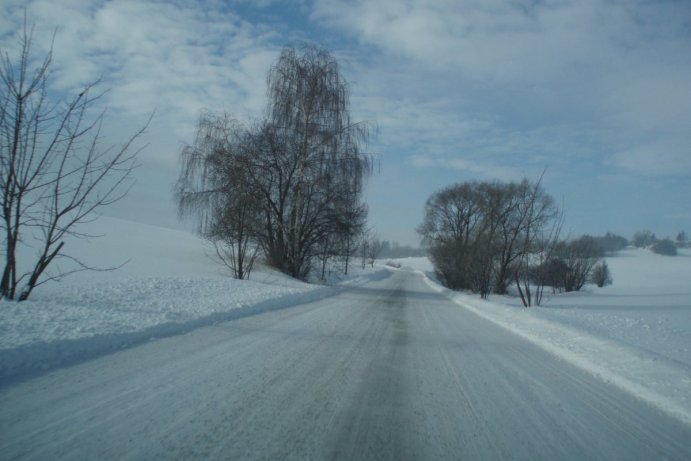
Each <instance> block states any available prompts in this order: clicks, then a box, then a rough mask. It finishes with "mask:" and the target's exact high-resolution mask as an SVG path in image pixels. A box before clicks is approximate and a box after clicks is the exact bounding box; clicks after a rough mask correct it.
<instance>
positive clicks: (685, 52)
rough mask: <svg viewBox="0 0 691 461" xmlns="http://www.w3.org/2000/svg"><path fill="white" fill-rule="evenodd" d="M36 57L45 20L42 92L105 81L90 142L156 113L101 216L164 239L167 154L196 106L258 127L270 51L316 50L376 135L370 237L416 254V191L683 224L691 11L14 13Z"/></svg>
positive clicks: (529, 5)
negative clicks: (506, 186)
mask: <svg viewBox="0 0 691 461" xmlns="http://www.w3.org/2000/svg"><path fill="white" fill-rule="evenodd" d="M25 7H26V11H27V18H28V22H29V23H30V24H32V23H33V24H35V27H36V29H35V33H34V51H35V55H36V56H42V55H43V53H45V51H46V50H47V48H48V46H49V44H50V40H51V36H52V34H53V31H54V30H55V28H56V27H57V29H58V30H57V35H56V38H55V45H54V67H53V70H54V74H53V81H52V87H51V88H52V89H53V90H54V92H55V94H56V95H58V96H61V97H67V96H70V95H74V94H78V92H80V91H81V88H82V86H83V85H84V84H85V83H87V82H90V81H92V80H94V79H97V78H99V77H100V78H101V79H102V83H101V85H100V86H101V88H102V89H107V88H110V92H109V93H108V94H107V95H106V97H105V98H104V100H103V103H104V106H108V112H107V115H106V127H105V129H104V134H105V135H106V138H107V140H110V141H114V140H115V141H116V140H124V138H125V137H126V135H128V134H131V133H132V132H134V130H135V129H136V128H137V127H139V126H141V125H142V124H143V123H145V121H146V119H147V118H148V115H149V114H150V112H151V111H152V110H154V109H155V110H156V115H155V118H154V120H153V122H152V125H151V127H150V129H149V130H148V132H147V134H146V136H145V138H144V142H145V143H146V144H147V145H148V146H147V148H146V149H145V150H144V151H143V153H142V155H141V157H140V163H141V167H140V168H139V169H138V170H137V184H136V186H135V187H134V189H133V190H132V192H131V194H130V195H129V196H128V197H127V199H126V200H124V201H123V202H121V203H119V204H117V206H115V207H113V208H110V209H108V210H106V211H105V213H106V214H111V215H114V216H119V217H128V218H130V219H133V220H138V221H143V222H147V223H151V224H158V225H163V226H169V227H171V226H179V224H177V219H176V215H175V207H174V204H173V201H172V186H173V183H174V182H175V180H176V178H177V173H178V163H177V159H178V154H179V151H180V148H181V146H182V145H183V144H184V143H190V142H191V141H192V140H193V136H194V128H195V123H196V120H197V117H198V115H199V112H200V110H202V109H210V110H213V111H220V110H225V111H227V112H229V113H232V114H234V115H235V116H237V117H238V118H240V119H249V118H252V117H258V116H259V115H260V114H261V111H262V110H263V108H264V106H265V104H266V98H265V76H266V72H267V70H268V68H269V66H270V65H271V63H272V62H273V61H274V60H275V59H276V58H277V56H278V54H279V52H280V49H281V47H282V46H284V45H286V44H291V43H296V42H298V41H308V42H313V43H316V44H318V45H321V46H324V47H325V48H327V49H328V50H329V51H330V52H331V53H332V54H333V55H334V56H335V57H336V58H337V59H338V61H339V63H340V65H341V70H342V73H343V75H344V76H345V78H346V79H347V80H348V81H349V83H350V88H351V110H352V113H353V116H354V118H355V119H365V120H371V121H374V122H376V124H377V125H378V135H377V137H376V138H374V139H373V140H372V142H371V143H370V145H369V147H368V150H369V151H370V152H372V153H374V154H376V155H377V156H378V158H379V159H380V160H381V165H382V168H381V171H380V172H379V173H378V174H377V175H375V176H374V177H372V178H371V180H370V181H369V184H368V187H367V194H366V200H367V202H368V204H369V206H370V221H371V224H372V225H373V226H374V227H375V228H376V230H377V232H378V233H379V234H380V235H381V236H382V237H383V238H387V239H392V240H398V241H401V242H403V243H413V244H416V243H417V236H416V234H415V227H416V226H417V225H418V224H419V222H420V220H421V219H422V209H423V206H424V202H425V200H426V199H427V197H428V196H429V195H430V194H431V193H432V192H434V191H435V190H437V189H439V188H441V187H443V186H445V185H448V184H451V183H453V182H458V181H465V180H471V179H480V180H492V179H501V180H520V179H521V178H523V177H524V176H526V177H528V178H530V179H537V178H538V177H539V176H540V174H541V172H542V171H543V170H544V169H545V168H546V169H547V170H546V175H545V179H544V186H545V188H546V190H547V191H548V192H549V193H550V194H552V195H553V196H554V197H555V198H556V199H557V200H558V201H560V202H561V201H563V203H564V207H565V211H566V226H565V230H566V231H567V233H569V234H571V235H577V234H581V233H591V234H601V233H604V232H606V231H608V230H612V231H615V232H618V233H622V234H624V235H626V236H627V237H630V236H631V234H632V233H633V232H634V231H635V230H639V229H644V228H647V229H650V230H652V231H654V232H656V233H657V234H658V236H671V237H674V236H676V233H677V232H678V231H680V230H682V229H684V230H686V232H687V233H689V232H690V231H691V83H690V82H691V2H689V1H688V0H682V1H659V2H654V1H640V2H639V1H589V0H582V1H544V2H543V1H521V0H516V1H496V0H476V1H456V0H448V1H389V0H380V1H376V2H375V1H354V2H343V1H336V0H315V1H300V2H281V1H271V0H264V1H257V2H250V1H235V2H222V1H209V2H185V1H178V2H172V1H164V2H153V1H112V2H95V1H86V0H74V1H70V0H59V1H54V0H53V1H12V0H3V2H2V6H0V45H1V47H2V48H3V50H8V51H9V52H10V54H11V55H12V54H13V51H14V50H16V48H17V41H16V39H15V34H16V33H17V31H18V30H20V28H21V25H22V22H23V16H24V8H25Z"/></svg>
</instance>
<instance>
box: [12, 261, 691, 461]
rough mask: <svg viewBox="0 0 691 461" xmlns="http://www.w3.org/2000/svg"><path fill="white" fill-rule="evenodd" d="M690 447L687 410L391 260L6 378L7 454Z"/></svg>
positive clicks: (369, 455) (534, 455)
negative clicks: (340, 281)
mask: <svg viewBox="0 0 691 461" xmlns="http://www.w3.org/2000/svg"><path fill="white" fill-rule="evenodd" d="M199 458H202V459H390V460H402V459H410V460H415V459H525V460H535V459H559V460H567V459H590V460H595V459H608V460H609V459H626V460H634V459H645V460H650V459H679V460H682V459H686V460H688V459H691V427H689V426H687V425H684V424H683V423H681V422H679V421H676V420H674V419H671V418H670V417H668V416H667V415H665V414H664V413H662V412H660V411H658V410H657V409H655V408H653V407H650V406H648V405H646V404H644V403H642V402H640V401H638V400H637V399H635V398H634V397H632V396H629V395H627V394H625V393H623V392H622V391H620V390H618V389H616V388H614V387H611V386H609V385H607V384H606V383H603V382H601V381H600V380H598V379H596V378H594V377H592V376H590V375H588V374H586V373H584V372H582V371H581V370H579V369H577V368H575V367H572V366H571V365H569V364H568V363H565V362H563V361H560V360H559V359H557V358H555V357H553V356H551V355H549V354H548V353H546V352H544V351H542V350H541V349H539V348H537V347H535V346H534V345H532V344H531V343H529V342H527V341H525V340H523V339H521V338H519V337H517V336H515V335H513V334H511V333H509V332H507V331H505V330H503V329H501V328H499V327H497V326H495V325H494V324H492V323H489V322H487V321H486V320H483V319H481V318H479V317H477V316H476V315H474V314H472V313H470V312H468V311H466V310H464V309H462V308H460V307H458V306H456V305H454V304H452V303H450V302H449V301H448V300H447V299H446V298H444V297H443V296H441V295H439V294H437V293H434V292H433V291H431V290H430V289H429V287H427V285H426V284H425V283H424V281H423V280H422V278H421V276H420V275H418V274H415V273H412V272H407V271H395V272H392V274H391V276H390V277H388V278H386V279H384V280H379V281H376V282H372V283H370V284H368V285H365V286H361V287H354V288H346V289H344V290H343V291H342V292H341V293H340V294H339V295H338V296H335V297H333V298H328V299H325V300H321V301H319V302H315V303H310V304H304V305H300V306H296V307H291V308H287V309H284V310H280V311H274V312H270V313H265V314H261V315H256V316H251V317H247V318H243V319H237V320H233V321H230V322H227V323H224V324H219V325H217V326H213V327H208V328H202V329H199V330H195V331H194V332H192V333H189V334H186V335H182V336H177V337H171V338H166V339H162V340H158V341H152V342H150V343H148V344H144V345H142V346H139V347H136V348H132V349H128V350H124V351H121V352H118V353H115V354H112V355H109V356H105V357H101V358H98V359H96V360H93V361H91V362H87V363H83V364H80V365H76V366H73V367H70V368H65V369H61V370H57V371H55V372H52V373H49V374H46V375H44V376H42V377H39V378H35V379H33V380H30V381H26V382H23V383H20V384H16V385H14V386H11V387H4V388H0V459H101V460H103V459H199Z"/></svg>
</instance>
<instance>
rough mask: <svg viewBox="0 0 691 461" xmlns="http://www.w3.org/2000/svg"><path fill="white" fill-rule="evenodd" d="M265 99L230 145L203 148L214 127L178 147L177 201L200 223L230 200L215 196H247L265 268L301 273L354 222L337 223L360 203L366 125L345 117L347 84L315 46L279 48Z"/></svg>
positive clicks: (366, 162) (367, 169)
mask: <svg viewBox="0 0 691 461" xmlns="http://www.w3.org/2000/svg"><path fill="white" fill-rule="evenodd" d="M267 96H268V107H267V110H266V113H265V116H264V118H263V119H262V120H261V121H259V122H257V123H255V124H254V125H252V126H248V127H245V128H243V129H242V130H241V131H242V132H241V133H235V134H234V135H233V136H234V137H235V138H236V139H239V140H241V142H239V143H238V142H236V143H235V144H234V148H232V149H213V148H209V147H208V146H214V145H218V144H219V143H218V142H216V141H218V139H209V136H211V137H212V138H213V137H217V138H218V137H219V136H222V133H221V134H219V133H218V132H217V133H215V134H214V132H213V130H211V131H208V130H207V133H205V134H204V135H203V136H200V135H199V134H198V136H197V141H195V145H193V146H188V147H187V148H185V149H183V150H182V154H181V160H182V169H181V173H180V178H179V180H178V183H177V185H176V190H175V194H176V200H177V202H178V205H179V208H180V211H181V212H182V213H183V214H184V213H192V214H195V215H196V216H197V218H198V219H200V220H201V221H204V220H207V219H212V220H213V219H215V218H214V217H215V216H216V215H217V214H218V213H219V212H220V211H221V210H220V209H219V208H218V207H216V206H214V205H212V204H213V203H224V202H225V203H233V200H227V199H223V198H219V197H222V196H224V195H226V196H233V195H236V196H237V195H238V194H247V195H248V196H250V197H253V198H254V199H255V200H254V201H253V202H252V205H251V206H252V207H253V210H254V213H253V214H252V216H256V217H258V219H257V220H256V221H253V223H251V224H248V230H249V232H250V234H251V238H252V239H253V240H254V241H255V242H256V244H257V245H258V246H259V247H260V248H261V249H262V250H263V253H264V255H265V257H266V260H267V262H268V263H269V264H270V265H271V266H274V267H276V268H278V269H279V270H281V271H283V272H285V273H287V274H289V275H291V276H293V277H297V278H305V277H306V276H307V275H308V273H309V271H310V270H311V269H312V263H313V261H316V259H317V258H323V257H324V256H326V254H327V252H328V251H330V249H329V247H330V246H332V243H331V242H337V241H342V240H343V238H345V237H347V235H346V234H349V233H352V232H353V231H354V230H355V229H357V228H358V226H350V225H344V210H352V209H365V208H364V207H362V204H361V195H362V189H363V184H364V181H365V179H366V178H367V177H368V176H369V175H370V173H371V172H372V162H371V159H370V157H369V156H368V155H366V154H365V153H364V152H363V148H364V146H365V145H366V143H367V141H368V137H369V129H368V128H369V126H368V124H367V123H365V122H353V121H352V120H351V118H350V105H349V104H350V102H349V92H348V85H347V82H346V81H345V80H344V79H343V77H342V75H341V73H340V69H339V66H338V63H337V61H336V60H335V59H334V58H333V57H332V56H331V55H330V54H329V53H328V51H326V50H323V49H321V48H317V47H314V46H303V47H300V48H298V49H296V48H285V49H284V50H283V51H282V52H281V55H280V56H279V58H278V59H277V61H276V62H275V63H274V65H273V66H272V67H271V68H270V70H269V73H268V77H267ZM223 117H227V116H222V117H220V118H223ZM200 126H201V125H200ZM221 131H222V130H221ZM221 144H222V143H221ZM205 146H206V147H205ZM198 147H200V148H198ZM218 157H226V159H225V160H224V161H218ZM231 158H232V160H230V159H231ZM219 165H232V168H229V169H225V170H224V169H222V168H220V167H219ZM211 178H214V180H213V181H211V182H210V181H209V180H210V179H211ZM212 183H213V184H212Z"/></svg>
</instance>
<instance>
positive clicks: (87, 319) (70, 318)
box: [0, 217, 691, 422]
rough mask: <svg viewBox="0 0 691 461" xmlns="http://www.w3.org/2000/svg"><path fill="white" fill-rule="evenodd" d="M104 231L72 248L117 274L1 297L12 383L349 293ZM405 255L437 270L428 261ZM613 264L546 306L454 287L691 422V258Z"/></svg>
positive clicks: (481, 310)
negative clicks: (598, 281)
mask: <svg viewBox="0 0 691 461" xmlns="http://www.w3.org/2000/svg"><path fill="white" fill-rule="evenodd" d="M93 231H94V232H95V233H101V234H105V236H104V237H103V238H100V239H94V240H92V241H90V242H89V241H80V242H75V243H74V244H73V245H71V251H73V253H72V254H75V255H76V256H79V257H80V258H82V259H83V260H84V261H85V262H87V263H89V264H92V265H100V266H102V267H104V266H108V265H117V264H120V263H122V262H125V261H129V262H128V263H127V265H125V266H124V267H123V268H121V269H118V270H116V271H113V272H96V273H93V272H89V273H80V274H75V275H73V276H71V277H69V278H66V279H65V280H64V281H62V282H60V283H50V284H47V285H44V286H42V287H40V288H38V289H37V290H36V292H35V293H34V294H33V296H32V298H31V300H30V301H27V302H25V303H12V302H0V303H1V304H0V379H1V380H3V381H8V380H11V379H14V378H21V377H22V376H28V375H31V374H32V373H35V372H37V371H42V370H46V369H53V368H56V367H60V366H63V365H67V364H71V363H76V362H80V361H83V360H85V359H89V358H93V357H97V356H100V355H103V354H106V353H109V352H112V351H114V350H118V349H121V348H126V347H130V346H133V345H136V344H141V343H143V342H147V341H149V340H151V339H155V338H160V337H164V336H171V335H175V334H179V333H184V332H188V331H191V330H193V329H195V328H198V327H200V326H205V325H211V324H216V323H218V322H222V321H224V320H230V319H233V318H239V317H246V316H249V315H254V314H258V313H261V312H266V311H269V310H277V309H283V308H285V307H289V306H294V305H296V304H301V303H305V302H309V301H313V300H317V299H321V298H323V297H327V296H332V295H334V294H336V293H337V292H338V288H336V287H329V286H318V285H309V284H304V283H300V282H296V281H294V280H291V279H289V278H286V277H284V276H283V275H281V274H280V273H277V272H275V271H271V270H269V269H267V268H259V269H258V270H257V271H255V272H253V274H252V277H251V280H250V281H242V282H240V281H236V280H233V279H230V278H229V277H228V276H227V274H226V273H225V272H224V269H223V268H222V267H220V266H218V265H217V264H215V263H214V262H212V261H211V260H210V259H209V257H208V254H209V249H208V248H206V247H205V246H204V245H203V244H202V243H201V242H200V241H199V239H198V238H197V237H195V236H193V235H191V234H189V233H186V232H181V231H175V230H170V229H162V228H158V227H152V226H147V225H142V224H138V223H132V222H128V221H124V220H118V219H113V218H105V217H104V218H102V219H100V220H99V221H97V222H96V223H94V224H93ZM398 262H400V263H402V265H404V266H407V267H411V268H414V269H416V270H418V271H421V272H424V273H426V274H427V275H428V276H431V277H433V275H432V274H431V266H430V263H429V261H428V260H427V259H426V258H407V259H401V260H398ZM608 263H609V266H610V269H611V270H612V274H613V277H614V284H613V285H611V286H609V287H605V288H602V289H598V288H596V287H590V286H589V287H587V289H586V290H585V291H583V292H579V293H571V294H561V295H550V296H548V299H546V302H545V304H544V306H542V307H539V308H531V309H524V308H522V307H519V305H518V304H519V303H518V301H517V299H516V298H508V297H494V298H493V299H491V300H490V302H483V301H481V300H480V299H479V298H478V297H476V296H470V295H466V294H459V293H450V292H445V293H446V294H447V296H449V297H451V298H452V299H454V301H456V303H457V304H460V305H462V306H464V307H465V308H467V309H468V310H471V311H473V312H475V313H477V314H478V315H480V316H482V317H485V318H487V319H489V320H492V321H493V322H495V323H497V324H499V325H501V326H503V327H505V328H507V329H509V330H511V331H513V332H515V333H518V334H519V335H521V336H523V337H525V338H527V339H530V340H531V341H532V342H534V343H536V344H538V345H540V346H541V347H543V348H544V349H547V350H549V351H551V352H552V353H554V354H556V355H558V356H559V357H561V358H562V359H565V360H568V361H570V362H572V363H574V364H577V365H579V366H580V367H581V368H584V369H586V370H588V371H589V372H590V373H591V374H594V375H596V376H598V377H600V378H601V379H603V380H605V381H608V382H611V383H613V384H616V385H618V386H619V387H620V388H623V389H626V390H627V391H629V392H632V393H634V394H635V395H637V396H639V397H641V398H643V399H645V400H646V401H648V402H650V403H653V404H655V405H656V406H658V407H660V408H663V409H665V411H667V412H668V413H670V414H674V415H675V416H677V417H679V418H681V419H683V420H685V421H687V422H691V352H690V349H691V283H690V281H691V253H690V252H689V251H688V250H687V251H682V252H681V254H680V255H679V256H677V257H664V256H659V255H655V254H653V253H651V252H649V251H647V250H626V251H623V252H621V253H620V254H619V255H618V256H616V257H611V258H608ZM382 271H383V269H381V266H380V269H379V272H377V271H371V272H365V273H359V274H356V276H355V277H354V278H351V279H350V280H349V281H346V283H351V284H358V283H364V282H366V281H368V280H371V279H373V278H377V277H380V275H378V274H381V273H382ZM430 283H431V282H430ZM432 285H433V286H434V287H435V289H437V290H439V291H443V290H442V289H441V288H440V287H438V286H437V285H435V284H433V283H432Z"/></svg>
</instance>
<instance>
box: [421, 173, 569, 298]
mask: <svg viewBox="0 0 691 461" xmlns="http://www.w3.org/2000/svg"><path fill="white" fill-rule="evenodd" d="M556 217H557V210H556V207H555V206H554V205H553V200H552V198H551V197H550V196H549V195H547V194H546V193H545V192H544V191H543V190H542V188H541V186H540V181H538V182H537V183H530V182H529V181H527V180H523V181H522V182H520V183H516V182H509V183H502V182H467V183H463V184H457V185H454V186H451V187H447V188H445V189H442V190H441V191H439V192H437V193H435V194H433V195H432V196H431V197H430V198H429V199H428V200H427V203H426V205H425V218H424V220H423V223H422V225H421V226H420V227H419V228H418V232H419V233H420V235H421V236H422V238H423V244H424V245H425V246H426V247H427V248H428V250H429V254H430V258H431V260H432V263H433V264H434V267H435V271H436V273H437V275H438V276H439V279H440V280H441V281H442V282H443V283H444V284H445V285H447V286H448V287H450V288H453V289H469V290H472V291H473V292H476V293H479V294H480V295H481V296H482V297H487V296H488V295H489V294H490V293H492V292H494V293H502V294H503V293H506V291H507V287H508V284H509V283H511V282H512V280H515V277H516V274H518V273H520V274H526V277H527V272H528V270H527V268H528V267H529V265H530V260H531V256H530V255H531V254H535V253H536V252H537V251H538V249H537V246H538V241H542V240H544V229H546V228H548V226H549V223H551V222H552V221H553V220H554V219H555V218H556ZM524 280H527V279H524ZM526 283H528V282H526ZM524 287H529V285H525V284H524ZM522 294H523V295H526V294H527V298H526V297H525V296H524V297H523V298H522V299H524V302H526V299H528V298H530V297H531V294H530V292H527V293H526V292H524V293H522ZM529 302H532V301H529Z"/></svg>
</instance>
